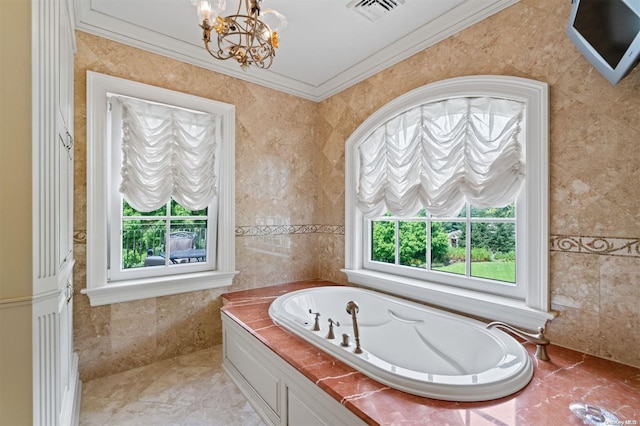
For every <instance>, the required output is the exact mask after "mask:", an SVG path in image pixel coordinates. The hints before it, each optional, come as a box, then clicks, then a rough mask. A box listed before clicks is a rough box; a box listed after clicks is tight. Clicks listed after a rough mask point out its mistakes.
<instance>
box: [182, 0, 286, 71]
mask: <svg viewBox="0 0 640 426" xmlns="http://www.w3.org/2000/svg"><path fill="white" fill-rule="evenodd" d="M191 3H192V4H193V5H194V6H196V8H197V9H198V18H199V20H200V21H201V22H202V23H201V24H200V27H201V28H202V30H203V40H204V47H205V48H206V49H207V51H208V52H209V53H210V54H211V56H213V57H214V58H216V59H222V60H226V59H231V58H233V59H235V60H236V61H238V63H239V64H240V67H241V68H242V69H243V70H246V69H247V68H248V67H249V66H251V65H255V66H257V67H259V68H264V69H266V68H269V67H270V66H271V64H272V62H273V57H274V56H275V55H276V49H277V48H278V32H279V31H281V30H282V29H283V28H284V27H286V25H287V20H286V18H285V17H284V15H282V14H281V13H279V12H276V11H275V10H272V9H265V10H264V11H262V12H261V11H260V4H261V3H262V0H238V10H237V11H236V14H235V15H229V16H224V17H223V16H221V13H222V12H223V11H224V9H225V7H226V2H225V0H211V1H209V0H191ZM243 5H244V11H241V9H242V6H243ZM241 12H242V13H241Z"/></svg>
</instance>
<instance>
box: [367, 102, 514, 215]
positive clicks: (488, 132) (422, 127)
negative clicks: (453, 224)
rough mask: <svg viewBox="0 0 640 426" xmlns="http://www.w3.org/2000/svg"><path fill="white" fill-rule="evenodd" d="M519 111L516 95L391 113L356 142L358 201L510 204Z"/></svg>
mask: <svg viewBox="0 0 640 426" xmlns="http://www.w3.org/2000/svg"><path fill="white" fill-rule="evenodd" d="M523 115H524V104H523V103H521V102H517V101H511V100H506V99H498V98H456V99H448V100H444V101H439V102H434V103H429V104H424V105H420V106H418V107H415V108H412V109H410V110H407V111H405V112H404V113H402V114H400V115H398V116H396V117H394V118H392V119H391V120H389V121H387V122H386V123H385V124H383V125H382V126H380V127H379V128H377V129H376V130H375V131H374V132H373V133H372V134H371V135H370V136H369V137H368V138H367V139H365V140H364V141H363V142H362V143H361V144H360V145H359V147H358V151H359V176H358V183H357V185H358V187H357V201H356V202H357V206H358V208H359V209H360V210H361V211H362V213H363V214H364V215H365V216H366V217H379V216H382V215H384V214H385V213H387V212H389V213H391V214H393V215H395V216H399V217H408V216H412V215H415V214H417V213H418V212H419V211H420V210H421V209H423V208H424V209H426V211H428V212H429V213H431V214H433V215H436V216H456V215H457V214H458V213H459V212H460V210H461V209H462V207H463V206H464V205H465V203H467V202H468V203H470V204H471V205H473V206H475V207H478V208H487V207H502V206H505V205H508V204H509V203H511V202H512V201H513V200H515V198H516V196H517V194H518V192H519V190H520V187H521V185H522V182H523V180H524V172H525V163H524V158H523V153H522V150H523V148H522V145H521V143H520V141H519V138H518V136H519V133H520V126H521V122H522V119H523Z"/></svg>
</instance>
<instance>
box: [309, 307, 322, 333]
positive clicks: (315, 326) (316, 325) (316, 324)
mask: <svg viewBox="0 0 640 426" xmlns="http://www.w3.org/2000/svg"><path fill="white" fill-rule="evenodd" d="M309 313H310V314H311V315H315V316H316V319H315V321H314V323H313V331H320V320H319V319H318V318H319V317H320V312H313V311H312V310H311V309H309Z"/></svg>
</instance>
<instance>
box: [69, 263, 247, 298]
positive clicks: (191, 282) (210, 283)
mask: <svg viewBox="0 0 640 426" xmlns="http://www.w3.org/2000/svg"><path fill="white" fill-rule="evenodd" d="M237 273H238V272H237V271H233V272H215V271H214V272H199V273H194V274H184V275H174V276H164V277H161V278H146V279H138V280H128V281H119V282H114V283H105V284H104V285H103V286H100V287H94V288H85V289H83V290H81V293H83V294H86V295H87V296H89V303H90V304H91V306H101V305H109V304H112V303H121V302H130V301H132V300H140V299H148V298H151V297H160V296H170V295H173V294H180V293H188V292H191V291H198V290H210V289H213V288H220V287H227V286H230V285H231V283H232V281H233V277H234V276H235V275H236V274H237Z"/></svg>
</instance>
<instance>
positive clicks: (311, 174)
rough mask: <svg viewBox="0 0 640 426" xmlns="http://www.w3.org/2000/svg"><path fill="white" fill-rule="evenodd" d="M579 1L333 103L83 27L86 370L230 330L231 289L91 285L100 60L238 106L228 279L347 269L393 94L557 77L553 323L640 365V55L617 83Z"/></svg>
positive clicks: (81, 219) (414, 64) (522, 16)
mask: <svg viewBox="0 0 640 426" xmlns="http://www.w3.org/2000/svg"><path fill="white" fill-rule="evenodd" d="M569 7H570V3H569V2H568V1H557V0H521V1H520V2H519V3H517V4H516V5H514V6H511V7H509V8H508V9H506V10H504V11H502V12H500V13H499V14H497V15H495V16H493V17H491V18H489V19H486V20H485V21H483V22H481V23H479V24H476V25H474V26H473V27H471V28H469V29H467V30H465V31H462V32H460V33H459V34H457V35H455V36H453V37H451V38H449V39H447V40H444V41H442V42H440V43H438V44H437V45H435V46H433V47H431V48H428V49H426V50H424V51H423V52H420V53H418V54H416V55H414V56H412V57H410V58H408V59H406V60H405V61H403V62H401V63H399V64H397V65H395V66H392V67H389V68H388V69H386V70H384V71H382V72H380V73H378V74H376V75H374V76H372V77H371V78H369V79H367V80H364V81H362V82H360V83H359V84H356V85H355V86H353V87H351V88H349V89H347V90H344V91H343V92H341V93H339V94H337V95H334V96H332V97H331V98H329V99H327V100H325V101H323V102H320V103H314V102H311V101H307V100H303V99H300V98H297V97H295V96H291V95H287V94H283V93H279V92H276V91H273V90H270V89H267V88H263V87H261V86H257V85H254V84H250V83H246V82H242V81H239V80H236V79H234V78H231V77H227V76H223V75H220V74H216V73H212V72H210V71H207V70H204V69H201V68H198V67H195V66H191V65H187V64H183V63H180V62H176V61H173V60H170V59H167V58H164V57H161V56H158V55H155V54H151V53H148V52H143V51H140V50H138V49H134V48H131V47H128V46H124V45H122V44H119V43H115V42H112V41H109V40H106V39H103V38H100V37H96V36H92V35H89V34H86V33H82V32H77V33H76V35H77V39H78V40H77V41H78V53H77V55H76V84H75V91H76V99H75V103H76V141H77V143H76V155H75V158H76V190H75V191H76V193H75V204H76V207H75V225H74V226H75V247H74V249H75V255H76V258H77V266H76V269H75V271H76V272H75V283H74V285H75V288H76V292H77V293H76V294H77V296H76V298H75V302H74V303H75V305H74V314H75V321H74V328H75V345H76V350H77V351H78V353H79V355H80V373H81V378H82V379H83V380H88V379H92V378H96V377H101V376H104V375H107V374H110V373H114V372H118V371H123V370H126V369H129V368H132V367H137V366H140V365H144V364H148V363H151V362H153V361H156V360H159V359H164V358H167V357H171V356H174V355H179V354H183V353H188V352H191V351H193V350H197V349H201V348H205V347H209V346H213V345H215V344H218V343H220V341H221V334H220V320H219V315H218V308H219V307H220V304H221V302H220V297H219V296H220V293H222V291H220V292H218V291H205V292H195V293H189V294H183V295H177V296H167V297H163V298H157V299H149V300H146V301H138V302H130V303H123V304H117V305H111V306H103V307H95V308H92V307H90V306H89V303H88V300H87V298H86V296H84V295H81V294H79V293H78V292H79V290H80V289H81V288H84V287H85V286H86V283H85V281H86V273H85V269H86V262H85V252H86V244H85V230H86V224H85V217H86V202H85V201H86V168H87V164H86V146H85V144H86V137H85V133H86V127H85V125H86V123H85V121H86V120H85V117H86V107H85V90H86V83H85V71H86V70H92V71H96V72H101V73H105V74H110V75H115V76H118V77H123V78H128V79H132V80H136V81H141V82H144V83H148V84H153V85H157V86H162V87H167V88H170V89H173V90H180V91H184V92H187V93H192V94H197V95H199V96H204V97H208V98H211V99H216V100H220V101H222V102H228V103H233V104H235V105H236V137H237V142H236V145H237V146H236V226H237V227H236V266H237V269H238V270H239V271H240V274H239V275H238V276H237V278H236V279H235V281H234V284H233V286H232V288H231V289H225V291H233V290H240V289H248V288H255V287H262V286H266V285H273V284H278V283H284V282H289V281H295V280H302V279H309V278H323V279H328V280H332V281H336V282H340V283H345V282H346V280H345V277H344V274H342V273H341V272H340V268H342V267H343V265H344V143H345V141H346V139H347V138H348V137H349V136H350V135H351V133H352V132H353V131H354V130H355V129H356V128H357V127H358V126H359V125H360V124H361V123H362V122H363V121H364V120H365V119H366V117H368V116H369V115H370V114H371V113H373V112H374V111H376V110H377V109H378V108H380V107H381V106H383V105H384V104H386V103H387V102H389V101H391V100H393V99H394V98H396V97H398V96H400V95H402V94H403V93H406V92H407V91H409V90H412V89H414V88H417V87H419V86H422V85H424V84H428V83H431V82H434V81H438V80H442V79H446V78H451V77H457V76H464V75H474V74H503V75H515V76H522V77H527V78H534V79H540V80H543V81H546V82H548V83H549V85H550V95H551V96H550V98H551V146H550V151H551V152H550V157H551V158H550V175H551V186H550V187H551V194H550V197H551V200H550V210H551V211H550V216H551V221H550V228H551V229H550V231H551V236H550V238H551V240H552V245H551V253H550V258H551V261H550V270H551V274H550V275H551V276H550V279H551V293H552V300H551V303H552V308H553V309H555V310H556V311H557V312H558V313H559V315H558V317H557V318H556V319H555V320H554V321H553V322H552V323H550V325H549V330H548V331H549V335H550V337H551V339H552V341H554V343H556V344H558V345H561V346H567V347H570V348H573V349H577V350H580V351H584V352H588V353H591V354H595V355H598V356H602V357H606V358H611V359H614V360H617V361H620V362H623V363H627V364H631V365H635V366H640V354H639V353H638V351H637V350H635V348H638V347H640V331H639V330H640V253H639V252H638V250H639V249H638V239H639V237H640V201H639V200H640V186H639V185H637V182H638V178H639V177H640V169H639V168H640V150H638V149H637V141H638V140H640V120H639V119H640V108H638V106H639V105H640V68H637V69H636V70H635V71H633V72H632V74H631V75H630V76H628V77H627V78H626V79H625V80H623V81H622V82H621V83H619V84H618V85H617V86H611V85H610V84H609V83H607V82H606V80H604V79H603V78H602V77H600V75H599V74H597V73H596V72H595V71H594V70H593V68H592V67H591V66H590V65H589V64H588V63H587V62H586V61H585V60H584V59H583V58H582V57H581V56H580V54H579V53H578V51H577V50H576V49H575V48H574V47H573V45H572V44H571V43H570V41H569V40H568V39H567V38H566V36H565V34H564V27H565V25H566V18H567V16H568V14H569ZM274 123H278V124H277V125H275V124H274ZM571 241H573V243H571ZM594 241H595V242H594ZM603 243H606V244H609V247H610V249H602V248H601V247H602V244H603ZM620 247H622V248H620ZM625 247H626V248H625ZM625 250H627V251H626V252H625ZM133 322H135V323H136V326H135V327H132V326H130V325H129V324H131V323H133ZM585 331H586V332H585ZM621 342H622V343H621Z"/></svg>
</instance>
